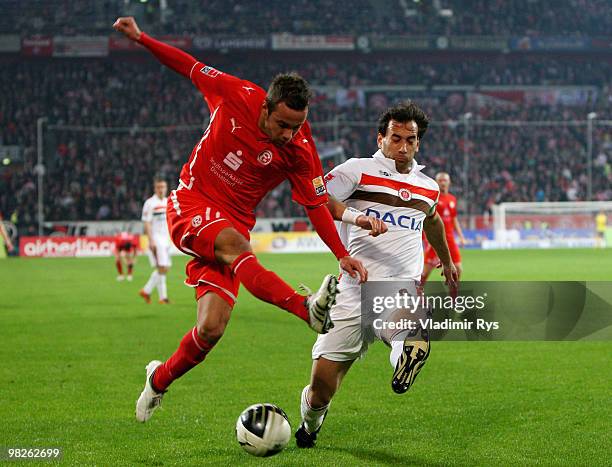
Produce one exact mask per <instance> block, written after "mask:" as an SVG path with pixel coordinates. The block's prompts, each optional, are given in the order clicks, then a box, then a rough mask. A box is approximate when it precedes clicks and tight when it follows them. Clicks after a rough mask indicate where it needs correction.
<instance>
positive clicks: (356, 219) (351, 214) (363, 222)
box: [327, 197, 389, 237]
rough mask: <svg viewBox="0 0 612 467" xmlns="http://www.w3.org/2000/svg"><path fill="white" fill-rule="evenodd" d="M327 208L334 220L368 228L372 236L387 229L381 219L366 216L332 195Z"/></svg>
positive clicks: (376, 235)
mask: <svg viewBox="0 0 612 467" xmlns="http://www.w3.org/2000/svg"><path fill="white" fill-rule="evenodd" d="M327 209H328V210H329V212H330V214H331V215H332V217H333V218H334V220H336V221H341V222H345V223H347V224H353V225H356V226H357V227H361V228H362V229H365V230H369V231H370V235H371V236H372V237H378V236H379V235H380V234H383V233H385V232H386V231H387V230H389V229H388V227H387V224H385V223H384V222H383V220H382V219H378V218H376V217H372V216H366V215H365V214H364V213H363V212H361V211H359V210H357V209H353V208H349V207H348V206H347V205H346V204H344V203H343V202H341V201H338V200H336V199H334V198H332V197H330V198H329V202H328V203H327Z"/></svg>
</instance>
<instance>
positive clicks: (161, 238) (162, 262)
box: [139, 178, 172, 304]
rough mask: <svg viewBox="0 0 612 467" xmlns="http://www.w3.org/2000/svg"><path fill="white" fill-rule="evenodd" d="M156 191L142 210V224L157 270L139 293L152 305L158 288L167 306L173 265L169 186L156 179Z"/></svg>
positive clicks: (161, 299)
mask: <svg viewBox="0 0 612 467" xmlns="http://www.w3.org/2000/svg"><path fill="white" fill-rule="evenodd" d="M154 189H155V194H154V195H153V196H151V197H150V198H149V199H147V200H146V201H145V203H144V206H143V208H142V222H143V223H144V233H145V235H146V236H147V238H148V240H149V252H148V254H149V261H150V262H151V266H152V267H154V268H155V269H154V270H153V272H152V273H151V276H150V277H149V280H148V281H147V283H146V284H145V286H144V287H143V288H142V290H141V291H140V292H139V293H140V296H141V297H142V298H144V300H145V301H146V302H147V303H151V293H152V292H153V289H154V288H155V287H157V292H158V295H159V303H162V304H167V303H169V302H168V289H167V286H166V273H167V272H168V269H169V268H170V266H171V265H172V261H171V259H170V234H169V233H168V225H167V224H166V205H167V204H168V198H167V197H166V195H167V193H168V184H167V183H166V181H165V180H163V179H161V178H155V180H154Z"/></svg>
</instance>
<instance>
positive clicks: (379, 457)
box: [317, 446, 445, 467]
mask: <svg viewBox="0 0 612 467" xmlns="http://www.w3.org/2000/svg"><path fill="white" fill-rule="evenodd" d="M317 450H322V451H323V450H325V451H334V452H338V451H339V452H344V453H346V454H349V455H351V456H353V457H356V458H357V459H359V460H362V461H367V462H376V463H380V464H387V465H419V466H423V465H424V466H436V467H441V466H443V465H445V464H442V463H433V462H429V461H426V460H424V459H422V458H420V457H418V456H417V455H415V454H412V453H406V454H393V453H390V452H389V451H384V450H381V449H364V448H350V449H349V448H332V447H329V448H327V447H322V446H321V447H317Z"/></svg>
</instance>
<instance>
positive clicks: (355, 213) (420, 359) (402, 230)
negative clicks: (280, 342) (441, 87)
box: [295, 102, 458, 448]
mask: <svg viewBox="0 0 612 467" xmlns="http://www.w3.org/2000/svg"><path fill="white" fill-rule="evenodd" d="M428 125H429V121H428V119H427V116H426V115H425V114H424V113H423V111H422V110H421V109H420V108H419V107H417V106H416V105H415V104H414V103H411V102H409V103H406V104H399V105H397V106H395V107H392V108H390V109H387V111H385V112H384V113H383V114H382V115H381V117H380V120H379V126H378V136H377V143H378V148H379V150H378V152H376V153H375V154H374V155H373V156H372V157H371V158H363V159H356V158H354V159H349V160H348V161H346V162H344V163H343V164H341V165H339V166H337V167H335V168H334V169H333V170H332V171H331V172H330V173H329V174H328V175H327V176H326V177H325V180H326V182H327V191H328V193H329V194H330V198H331V199H332V201H330V203H329V205H328V206H329V208H330V211H331V212H332V215H333V217H334V219H337V220H342V221H343V222H342V224H340V238H341V239H342V241H343V243H344V245H345V247H346V248H347V249H348V251H349V252H350V254H351V255H353V256H355V257H356V258H359V259H360V260H361V261H362V262H363V264H364V265H365V266H366V268H367V270H368V281H369V282H370V281H397V283H398V284H402V286H401V287H402V289H403V288H406V289H407V291H408V293H412V294H415V295H416V294H417V287H418V281H419V279H420V276H421V272H422V269H423V245H422V241H421V238H422V232H423V230H424V231H425V233H426V235H427V239H428V240H429V242H430V244H431V245H432V246H433V248H434V249H435V250H436V252H437V253H438V256H439V258H440V260H441V262H442V267H443V275H444V276H445V278H446V283H447V285H448V286H449V290H450V292H451V294H454V293H456V289H457V281H458V278H457V270H456V269H455V266H454V265H453V263H452V260H451V256H450V252H449V249H448V245H447V243H446V238H445V234H444V226H443V223H442V220H441V218H440V216H439V215H438V214H437V213H436V209H435V207H436V203H437V201H438V196H439V187H438V184H437V183H436V182H435V180H433V179H431V178H430V177H428V176H427V175H425V174H424V173H423V172H422V169H423V168H424V166H422V165H419V164H417V162H416V160H415V159H414V156H415V154H416V153H417V152H418V150H419V144H420V140H421V138H422V137H423V134H424V133H425V132H426V130H427V127H428ZM338 201H342V202H344V203H345V205H346V206H347V207H346V208H345V207H344V206H343V205H342V204H340V203H338ZM362 215H368V216H375V217H377V218H380V219H382V220H383V221H384V222H385V223H386V225H387V226H388V232H387V233H385V234H384V235H380V236H373V235H368V233H367V232H366V231H364V230H362V229H358V228H356V227H355V226H354V225H352V224H354V223H355V222H356V221H357V219H358V218H359V217H360V216H362ZM338 290H339V294H338V298H337V302H336V305H335V306H333V307H332V309H331V312H330V316H331V318H332V320H333V322H334V328H333V329H331V330H330V331H329V333H327V334H324V335H321V336H319V337H318V338H317V341H316V343H315V345H314V346H313V349H312V359H313V367H312V375H311V379H310V384H309V385H308V386H306V387H305V388H304V390H303V391H302V397H301V414H302V423H301V425H300V427H299V429H298V430H297V432H296V434H295V438H296V442H297V445H298V447H302V448H310V447H313V446H314V445H315V442H316V438H317V434H318V432H319V430H320V428H321V425H322V423H323V420H324V418H325V416H326V415H327V410H328V407H329V404H330V402H331V399H332V397H333V395H334V394H335V393H336V391H337V390H338V388H339V386H340V383H341V381H342V378H343V377H344V376H345V375H346V373H347V372H348V370H349V368H350V367H351V365H352V363H353V362H354V361H355V360H356V359H357V358H360V357H361V356H363V355H364V354H365V352H366V350H367V346H368V344H369V343H370V342H371V341H373V340H375V339H379V340H382V341H383V342H385V344H387V345H388V346H389V347H390V348H391V349H390V360H391V365H392V367H393V368H394V373H393V377H392V380H391V387H392V389H393V390H394V391H395V392H396V393H400V394H401V393H404V392H406V391H407V390H408V389H409V388H410V386H411V384H412V383H413V382H414V379H415V378H416V375H417V374H418V372H419V371H420V369H421V367H422V366H423V364H424V363H425V360H426V359H427V357H428V356H429V335H428V332H427V330H424V329H421V328H419V329H417V330H413V331H410V330H404V331H401V330H400V331H388V330H387V331H380V330H376V329H366V330H363V329H362V323H361V318H362V316H361V285H360V284H359V282H358V281H357V280H355V279H353V278H351V277H350V276H347V275H345V274H343V275H342V276H341V278H340V282H339V286H338ZM400 291H401V289H399V288H398V292H400ZM398 312H404V313H405V310H396V311H394V312H391V313H390V315H389V316H390V317H391V319H392V320H396V319H397V316H398V315H397V313H398ZM418 312H419V313H422V314H425V313H426V311H425V310H420V311H418ZM394 313H395V314H394ZM415 322H418V321H417V320H415ZM371 328H374V326H371ZM369 331H371V332H369ZM365 334H367V335H365Z"/></svg>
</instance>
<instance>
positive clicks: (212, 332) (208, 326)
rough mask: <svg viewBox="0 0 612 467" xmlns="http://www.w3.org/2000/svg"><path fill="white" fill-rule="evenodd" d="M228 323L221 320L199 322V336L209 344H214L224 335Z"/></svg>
mask: <svg viewBox="0 0 612 467" xmlns="http://www.w3.org/2000/svg"><path fill="white" fill-rule="evenodd" d="M226 325H227V323H226V322H221V321H213V322H211V321H204V322H203V323H198V325H197V331H198V336H199V337H200V338H201V339H203V340H205V341H206V342H208V343H209V344H213V345H214V344H216V343H217V342H219V340H220V339H221V338H222V337H223V334H224V333H225V326H226Z"/></svg>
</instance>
